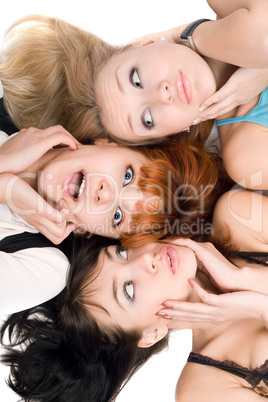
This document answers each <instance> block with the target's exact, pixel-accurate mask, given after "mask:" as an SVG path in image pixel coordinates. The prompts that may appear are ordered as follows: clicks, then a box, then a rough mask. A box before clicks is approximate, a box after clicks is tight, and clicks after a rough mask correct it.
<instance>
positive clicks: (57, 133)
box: [43, 125, 82, 150]
mask: <svg viewBox="0 0 268 402" xmlns="http://www.w3.org/2000/svg"><path fill="white" fill-rule="evenodd" d="M43 135H44V136H46V137H48V136H50V140H51V141H52V143H53V145H51V147H53V146H56V145H59V144H64V145H68V146H69V147H70V148H71V149H72V150H76V149H77V148H78V147H79V146H81V145H82V144H81V143H80V142H79V141H77V139H76V138H74V137H73V136H72V135H71V133H69V131H67V130H65V128H63V127H62V126H60V125H57V126H53V127H49V128H48V129H46V130H44V131H43Z"/></svg>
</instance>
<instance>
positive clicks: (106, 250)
mask: <svg viewBox="0 0 268 402" xmlns="http://www.w3.org/2000/svg"><path fill="white" fill-rule="evenodd" d="M104 253H105V255H106V256H107V258H108V260H109V261H113V260H114V259H113V256H112V254H111V253H110V251H109V250H108V247H105V248H104Z"/></svg>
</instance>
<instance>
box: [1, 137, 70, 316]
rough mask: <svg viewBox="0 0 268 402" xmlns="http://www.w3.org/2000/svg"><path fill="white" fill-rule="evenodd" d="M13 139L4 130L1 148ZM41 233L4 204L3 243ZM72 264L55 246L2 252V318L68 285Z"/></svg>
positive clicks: (37, 302) (40, 300)
mask: <svg viewBox="0 0 268 402" xmlns="http://www.w3.org/2000/svg"><path fill="white" fill-rule="evenodd" d="M7 138H9V137H8V136H7V134H5V133H4V132H3V131H0V145H1V144H3V142H4V141H5V140H6V139H7ZM25 231H26V232H30V233H38V231H37V230H36V229H35V228H34V227H33V226H30V225H28V224H27V222H25V221H24V219H22V218H21V217H19V216H18V215H17V214H16V213H14V212H13V211H11V210H10V209H9V208H8V207H7V206H6V205H3V204H0V240H2V239H3V238H5V237H6V236H10V235H15V234H18V233H22V232H25ZM68 266H69V262H68V259H67V257H66V256H65V255H64V253H63V252H62V251H60V250H59V249H57V248H55V247H40V248H29V249H25V250H19V251H17V252H15V253H11V254H10V253H5V252H3V251H0V315H4V314H11V313H14V312H18V311H22V310H25V309H27V308H30V307H33V306H36V305H38V304H40V303H43V302H45V301H47V300H49V299H51V298H53V297H54V296H56V295H57V294H58V293H60V292H61V291H62V289H63V288H64V287H65V285H66V275H67V270H68Z"/></svg>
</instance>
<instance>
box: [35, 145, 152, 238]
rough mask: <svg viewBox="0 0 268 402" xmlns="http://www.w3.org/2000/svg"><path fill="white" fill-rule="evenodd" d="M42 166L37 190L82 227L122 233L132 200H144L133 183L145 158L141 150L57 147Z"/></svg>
mask: <svg viewBox="0 0 268 402" xmlns="http://www.w3.org/2000/svg"><path fill="white" fill-rule="evenodd" d="M55 155H56V156H55V157H54V158H53V159H50V160H49V162H48V163H47V164H45V165H44V166H43V167H42V171H41V173H40V174H39V177H38V192H39V193H40V194H41V195H42V196H44V197H46V198H47V199H48V201H49V202H50V203H53V204H54V205H55V206H56V207H58V206H59V203H60V206H61V207H65V208H67V209H68V210H70V211H71V214H70V215H69V217H68V219H69V220H70V221H72V222H74V223H76V224H77V225H78V227H79V228H80V229H81V230H86V231H89V232H91V233H96V234H100V235H105V236H110V237H116V236H118V235H119V234H120V232H127V231H128V230H129V227H130V226H129V225H130V221H131V215H132V214H133V213H135V212H137V208H136V203H137V202H138V201H141V200H142V199H143V194H142V192H141V191H140V190H139V187H138V181H139V177H140V168H141V166H142V165H143V164H145V163H146V162H148V159H147V158H146V157H145V156H143V155H142V154H140V153H138V152H136V151H134V150H131V149H128V148H123V147H119V146H117V145H115V144H101V145H91V146H82V147H80V148H79V149H78V150H77V151H71V150H69V149H67V148H66V149H64V150H63V149H62V150H61V151H60V152H59V150H56V152H55Z"/></svg>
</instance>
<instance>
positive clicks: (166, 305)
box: [162, 302, 173, 308]
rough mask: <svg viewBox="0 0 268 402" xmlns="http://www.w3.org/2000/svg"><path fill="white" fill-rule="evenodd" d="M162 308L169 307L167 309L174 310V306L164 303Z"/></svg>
mask: <svg viewBox="0 0 268 402" xmlns="http://www.w3.org/2000/svg"><path fill="white" fill-rule="evenodd" d="M162 306H164V307H167V308H173V306H172V305H171V304H169V303H166V302H165V303H162Z"/></svg>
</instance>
